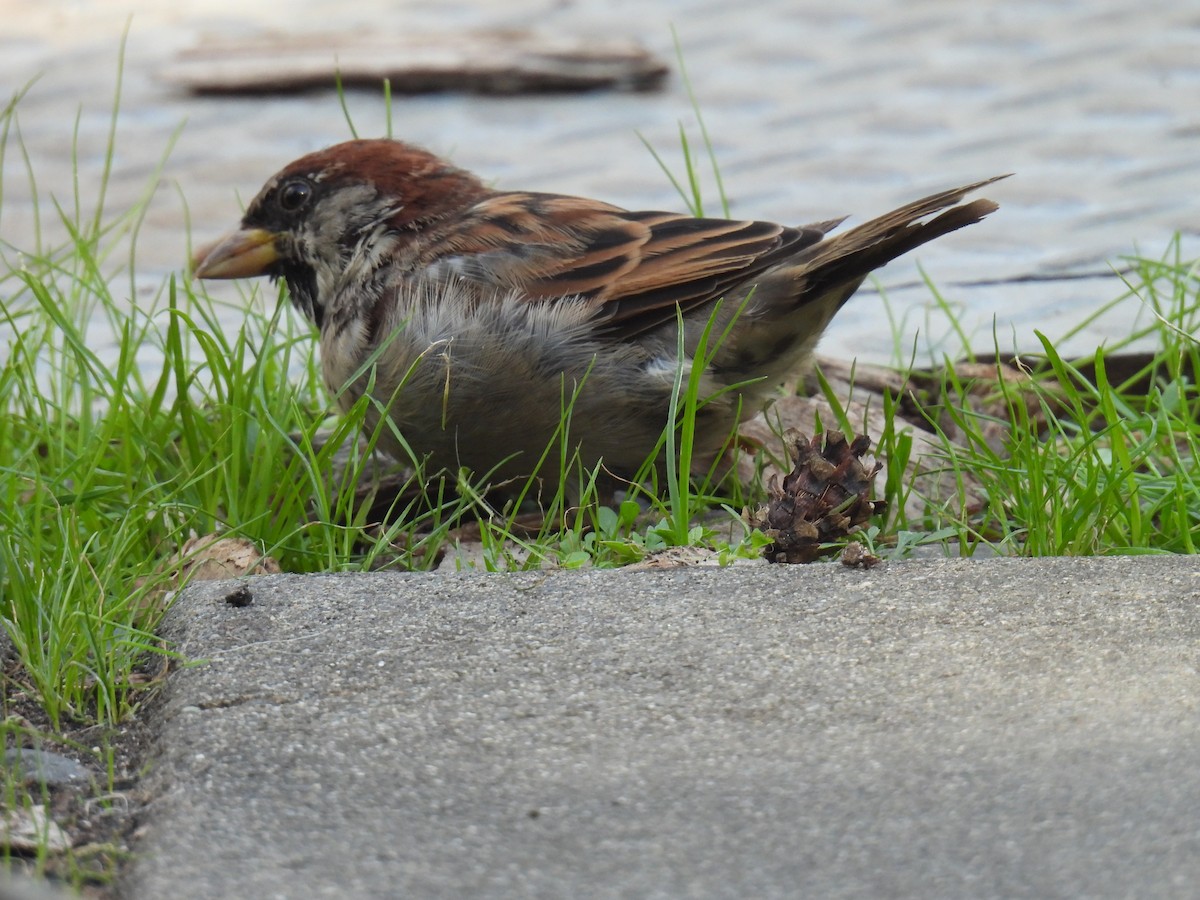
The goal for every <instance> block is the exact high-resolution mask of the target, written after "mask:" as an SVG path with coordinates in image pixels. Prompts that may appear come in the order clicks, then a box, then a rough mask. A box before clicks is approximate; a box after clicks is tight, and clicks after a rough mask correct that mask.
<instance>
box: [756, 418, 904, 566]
mask: <svg viewBox="0 0 1200 900" xmlns="http://www.w3.org/2000/svg"><path fill="white" fill-rule="evenodd" d="M784 437H785V438H787V440H788V442H789V444H790V445H791V448H792V461H793V463H794V466H795V467H794V468H793V469H792V471H791V472H790V473H789V474H788V475H787V476H785V477H784V479H783V484H782V486H781V485H780V483H779V477H778V476H773V477H772V478H771V482H770V484H768V485H767V492H768V494H769V495H770V500H769V502H768V505H767V506H764V507H762V508H761V509H759V510H758V511H757V512H755V513H753V514H751V515H748V516H747V521H748V522H749V523H750V525H751V526H753V527H755V528H760V529H762V531H763V533H764V534H766V535H767V536H768V537H770V538H771V539H772V540H773V541H774V543H772V544H771V545H770V546H769V547H767V548H766V550H764V551H763V555H764V556H766V558H767V559H768V560H770V561H771V562H786V563H807V562H812V561H813V560H815V559H816V558H817V557H819V556H820V555H821V554H823V553H826V552H830V551H829V548H825V547H822V545H823V544H830V543H832V542H834V541H837V540H840V539H841V538H844V537H846V536H848V535H849V534H851V533H852V532H854V531H856V530H858V529H859V528H861V527H862V526H863V525H866V524H867V523H868V522H869V521H870V520H871V516H873V515H875V514H876V513H881V512H883V510H884V507H885V503H884V502H883V501H882V500H871V499H869V497H870V493H871V485H872V484H873V482H874V478H875V473H876V472H878V471H879V470H880V469H881V468H882V467H883V464H882V463H880V462H876V463H875V465H874V467H872V468H871V469H868V468H867V467H866V466H864V465H863V463H862V460H861V457H862V455H863V454H864V453H866V452H867V450H868V449H869V448H870V446H871V439H870V438H869V437H867V436H866V435H859V436H858V437H856V438H854V440H853V441H851V442H847V441H846V436H845V435H844V434H842V433H841V432H840V431H827V432H825V434H824V435H823V436H822V435H818V436H816V437H814V438H812V439H811V440H810V439H809V438H808V437H807V436H805V435H804V434H802V433H800V432H799V431H797V430H796V429H790V430H789V431H788V432H787V433H786V434H785V435H784ZM822 437H823V438H824V440H823V443H824V446H822Z"/></svg>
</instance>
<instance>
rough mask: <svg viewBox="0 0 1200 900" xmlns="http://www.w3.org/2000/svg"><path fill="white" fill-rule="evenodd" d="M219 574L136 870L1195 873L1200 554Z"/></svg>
mask: <svg viewBox="0 0 1200 900" xmlns="http://www.w3.org/2000/svg"><path fill="white" fill-rule="evenodd" d="M250 584H251V588H252V590H253V593H254V604H253V605H252V606H250V607H246V608H243V609H234V608H231V607H229V606H228V605H227V604H225V603H224V602H223V601H222V599H221V598H222V597H223V596H224V592H225V591H226V589H227V584H226V585H224V586H223V585H222V584H213V585H203V586H196V587H194V588H191V589H189V590H188V592H187V593H186V595H185V596H184V597H183V598H182V599H181V600H180V601H179V602H178V603H177V604H176V605H175V607H174V608H173V610H172V612H171V613H170V618H169V627H168V631H167V633H168V635H169V636H170V637H171V638H172V639H174V640H175V641H177V642H178V649H179V650H180V651H181V652H182V653H183V654H184V655H185V656H187V657H188V658H192V659H195V658H197V657H203V658H205V659H206V660H207V662H206V663H204V664H202V665H198V666H195V667H189V668H182V669H180V670H178V671H177V672H175V673H174V674H173V675H172V676H171V679H170V681H169V683H168V685H167V689H166V695H165V697H164V698H163V703H162V705H161V707H160V708H159V709H158V710H157V712H156V713H155V715H156V716H157V719H158V723H159V726H160V728H161V754H160V755H159V756H158V758H157V761H156V763H155V764H154V767H153V771H152V774H151V775H150V778H149V781H148V782H147V785H146V786H147V787H149V788H150V789H151V790H152V792H153V793H154V796H155V799H154V800H153V802H152V804H151V807H150V809H149V811H148V814H147V820H146V824H145V827H144V828H143V829H142V833H143V834H144V839H143V841H142V843H141V844H140V845H139V846H138V847H137V848H136V849H137V853H138V863H137V864H136V866H135V871H134V877H133V879H132V881H131V882H130V883H129V884H128V885H127V886H126V892H125V895H126V896H129V897H132V898H158V897H164V896H170V897H179V898H188V897H196V898H201V897H205V898H207V897H213V898H216V897H232V896H264V897H320V896H339V897H399V896H404V897H434V896H438V897H442V896H447V897H449V896H455V897H465V896H513V897H517V896H520V897H568V896H569V897H593V896H594V897H618V896H624V897H795V896H811V897H883V896H889V897H921V898H930V897H1022V896H1025V897H1085V896H1086V897H1129V896H1154V897H1184V896H1190V895H1192V892H1193V891H1194V888H1195V884H1196V883H1197V880H1198V879H1200V832H1198V831H1197V829H1196V826H1195V810H1196V808H1197V805H1198V804H1200V776H1198V773H1200V749H1198V748H1200V717H1198V716H1197V714H1196V713H1197V698H1198V697H1200V673H1198V672H1197V649H1196V648H1197V646H1198V643H1197V641H1198V639H1200V606H1198V600H1200V564H1198V563H1197V562H1196V561H1195V560H1194V559H1190V558H1122V559H1095V560H1045V561H1035V562H1027V561H1015V560H990V561H978V562H969V561H946V562H932V563H931V562H912V563H903V564H888V565H885V566H883V567H881V568H879V569H876V570H872V571H867V572H863V571H857V570H847V569H844V568H842V567H840V566H836V565H819V566H811V567H769V566H762V567H749V568H740V569H733V570H712V569H687V570H679V571H667V572H616V573H613V572H594V573H555V574H545V573H529V574H520V575H511V576H509V575H492V576H479V575H476V576H467V575H464V576H422V575H408V576H404V575H397V576H327V577H310V578H299V577H287V576H274V577H268V578H262V579H255V580H253V581H251V582H250Z"/></svg>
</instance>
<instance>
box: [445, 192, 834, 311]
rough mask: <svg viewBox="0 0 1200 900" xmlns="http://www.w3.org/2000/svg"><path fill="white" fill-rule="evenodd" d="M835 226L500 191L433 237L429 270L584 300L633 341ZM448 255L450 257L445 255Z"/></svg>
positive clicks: (544, 296) (538, 296)
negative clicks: (710, 215) (708, 215)
mask: <svg viewBox="0 0 1200 900" xmlns="http://www.w3.org/2000/svg"><path fill="white" fill-rule="evenodd" d="M834 224H836V223H834V222H828V223H820V224H819V225H814V226H810V227H807V228H788V227H786V226H783V225H776V224H774V223H771V222H754V221H734V220H726V219H698V218H694V217H692V216H687V215H681V214H678V213H667V212H630V211H627V210H623V209H620V208H619V207H615V206H610V205H609V204H606V203H600V202H598V201H595V200H587V199H583V198H579V197H565V196H560V195H556V194H535V193H501V194H496V195H493V196H492V197H489V198H488V199H486V200H483V201H482V202H480V203H478V204H476V205H475V206H474V207H472V208H471V209H470V210H468V211H467V213H466V216H465V219H460V220H458V221H456V222H455V223H454V227H453V231H449V230H447V231H445V232H443V233H442V234H440V235H438V239H437V241H436V242H433V246H438V245H440V246H441V248H442V252H441V253H440V254H439V256H438V258H437V259H427V260H425V263H426V265H428V266H430V268H431V270H432V271H444V272H445V274H451V273H453V274H456V275H458V276H460V277H465V278H469V279H471V280H475V281H478V282H480V283H483V284H489V285H496V286H500V287H503V288H519V289H521V290H522V291H524V292H525V293H526V294H528V295H529V296H530V297H531V298H533V299H553V298H556V297H584V298H588V299H591V300H593V301H594V302H595V304H596V311H597V315H598V316H600V317H602V318H604V319H605V320H606V321H607V324H608V326H609V327H611V328H612V329H614V330H616V331H619V332H621V333H625V334H630V333H636V332H639V331H642V330H643V329H646V328H650V327H652V326H654V325H656V324H658V323H659V322H662V321H664V320H667V319H671V318H674V316H675V307H676V304H679V305H680V306H682V307H683V308H685V309H687V308H689V307H691V306H694V305H697V304H702V303H705V302H707V301H709V300H714V299H716V298H718V297H720V296H722V295H723V294H724V293H725V292H726V291H728V290H730V289H731V288H732V287H734V286H736V285H739V284H741V283H743V282H745V281H747V280H749V279H752V278H753V277H754V276H755V275H757V274H759V273H761V272H763V271H764V270H766V269H767V268H769V267H770V266H772V265H774V264H775V263H777V262H779V261H780V260H782V259H784V258H786V257H788V256H791V255H792V254H794V253H796V252H798V251H799V250H801V249H802V248H804V247H807V246H809V245H811V244H814V243H816V242H818V241H819V240H821V238H822V237H823V236H824V234H825V232H826V231H828V230H829V229H830V228H832V227H833V225H834ZM447 248H449V252H446V249H447Z"/></svg>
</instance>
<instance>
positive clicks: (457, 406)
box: [193, 140, 1003, 483]
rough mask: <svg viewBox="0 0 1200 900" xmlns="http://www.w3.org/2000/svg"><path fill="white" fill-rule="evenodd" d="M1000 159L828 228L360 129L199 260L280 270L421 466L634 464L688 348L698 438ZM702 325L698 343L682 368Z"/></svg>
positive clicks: (230, 274)
mask: <svg viewBox="0 0 1200 900" xmlns="http://www.w3.org/2000/svg"><path fill="white" fill-rule="evenodd" d="M1001 177H1003V176H1001ZM995 180H997V179H994V178H993V179H989V180H988V181H981V182H978V183H976V184H971V185H967V186H965V187H961V188H956V189H954V190H949V191H945V192H943V193H940V194H934V195H932V196H930V197H926V198H925V199H923V200H918V201H916V202H915V203H911V204H909V205H908V206H903V207H901V208H900V209H897V210H895V211H893V212H890V213H887V214H886V215H883V216H880V217H879V218H877V219H873V220H871V221H869V222H867V223H866V224H864V225H860V226H858V227H857V228H853V229H850V230H848V231H846V232H843V233H841V234H838V235H835V236H833V237H826V235H827V234H828V232H830V231H831V230H832V229H833V228H834V227H835V226H837V225H838V224H840V222H841V220H840V219H838V220H831V221H827V222H817V223H815V224H812V225H804V226H800V227H789V226H786V225H776V224H774V223H771V222H756V221H733V220H725V219H709V218H694V217H692V216H689V215H684V214H679V213H669V212H653V211H629V210H625V209H621V208H620V207H617V206H612V205H610V204H607V203H602V202H600V201H597V200H587V199H583V198H579V197H568V196H561V195H557V194H544V193H531V192H526V191H498V190H493V189H492V188H489V187H488V186H487V185H485V184H484V183H483V182H482V181H481V180H480V179H479V178H477V177H476V176H475V175H472V174H471V173H469V172H466V171H463V170H462V169H459V168H456V167H455V166H453V165H451V164H450V163H449V162H447V161H445V160H443V159H440V158H439V157H437V156H435V155H434V154H432V153H429V152H427V151H425V150H422V149H420V148H419V147H415V146H413V145H411V144H407V143H402V142H400V141H392V140H355V141H348V142H346V143H343V144H338V145H336V146H334V147H330V148H328V149H326V150H321V151H319V152H316V153H312V154H310V155H308V156H305V157H303V158H301V159H299V160H296V161H295V162H293V163H292V164H291V165H289V166H287V167H285V168H284V169H283V170H282V171H281V172H280V173H279V174H277V175H275V176H274V177H273V178H272V179H271V180H270V181H268V182H267V183H266V185H265V186H264V187H263V189H262V190H261V191H260V192H259V194H258V196H257V197H255V198H254V201H253V202H252V203H251V204H250V207H249V209H248V210H247V212H246V215H245V216H244V217H243V219H242V223H241V227H240V228H239V229H238V230H237V231H235V232H233V233H232V234H230V235H229V236H227V237H226V238H224V239H223V240H221V241H219V242H217V243H215V244H213V245H211V246H209V247H207V248H204V249H201V250H200V251H199V252H198V253H197V254H196V256H195V259H194V261H193V264H194V267H195V274H196V276H197V277H199V278H244V277H250V276H257V275H267V276H270V277H271V279H272V280H275V279H279V278H282V279H284V281H286V282H287V286H288V290H289V293H290V295H291V300H292V303H293V304H294V305H295V306H296V307H297V308H298V309H299V310H300V311H301V312H303V313H304V314H305V315H306V316H308V317H309V318H310V319H311V320H312V321H313V322H314V323H315V324H316V326H317V327H318V328H319V330H320V341H321V361H322V369H323V372H324V377H325V381H326V384H327V386H328V387H329V390H330V391H331V392H332V394H333V395H334V396H335V397H336V398H337V402H338V403H339V405H340V406H341V408H342V409H343V410H345V409H347V408H349V407H350V406H351V405H353V404H354V403H355V402H356V401H357V400H358V399H359V398H360V397H361V396H362V394H363V392H364V391H366V390H368V389H369V390H370V392H371V397H372V398H373V400H374V401H375V402H374V403H373V404H372V412H371V414H369V415H368V422H367V426H368V427H370V428H372V429H374V428H375V427H376V426H377V425H378V423H379V416H380V415H381V411H382V410H386V413H387V416H388V417H389V419H390V425H394V428H393V427H390V425H389V424H388V423H385V425H384V427H383V428H381V429H380V444H381V446H382V447H383V449H385V450H387V451H388V452H389V453H390V454H391V455H393V456H396V457H397V458H399V459H402V460H403V459H408V458H409V457H410V454H409V452H408V450H407V449H406V448H405V444H407V445H408V448H410V449H411V451H412V454H413V455H415V456H416V457H418V458H426V459H427V460H428V462H429V463H430V464H431V465H432V467H433V468H432V469H427V471H430V472H432V471H434V470H436V469H443V468H444V469H450V470H452V471H453V470H456V469H457V468H458V467H459V466H465V467H467V468H469V469H471V470H473V471H474V472H475V473H476V474H478V475H486V476H487V477H488V478H489V479H490V480H491V481H492V483H496V482H497V481H499V480H503V479H509V478H514V477H518V476H526V475H529V474H532V473H533V472H534V470H535V468H536V469H537V470H538V471H537V474H538V475H540V476H541V477H543V478H547V479H550V480H551V481H552V483H553V480H554V479H556V478H557V477H558V476H559V475H560V474H562V460H563V459H564V458H566V459H567V460H568V461H569V459H570V455H571V453H573V452H574V451H575V450H576V449H578V452H579V459H580V461H581V462H582V463H583V464H584V465H585V466H587V467H589V469H590V468H591V467H593V466H595V465H596V464H597V463H602V464H603V467H604V470H605V471H606V472H607V473H608V474H609V475H610V476H615V477H617V478H629V477H631V476H633V475H634V473H635V472H637V471H638V469H639V467H640V466H642V464H643V463H644V462H645V461H646V459H647V458H648V457H649V456H650V455H651V454H652V453H653V452H654V451H655V447H656V445H657V444H658V442H659V440H660V437H661V436H662V434H663V429H664V426H665V424H666V422H667V419H668V409H669V404H670V400H671V394H672V391H673V390H674V389H675V388H674V385H675V380H676V375H677V372H678V371H679V369H680V367H681V365H682V377H683V384H684V385H685V387H686V385H687V381H688V378H689V377H699V378H700V396H701V397H704V398H707V401H706V402H705V403H704V404H703V405H702V406H701V408H700V409H699V412H698V414H697V416H696V433H695V448H696V453H697V455H698V456H700V455H704V454H707V455H708V456H709V458H711V457H712V455H713V454H715V453H717V452H719V451H720V448H721V447H722V446H723V445H724V444H725V442H727V441H728V440H729V439H730V436H731V434H732V433H733V432H734V430H735V428H736V426H737V424H738V423H739V421H742V420H745V419H747V418H750V417H751V416H753V415H754V414H755V413H757V412H758V411H759V410H761V409H762V408H763V406H764V405H765V404H766V403H767V402H768V401H769V400H770V399H771V397H772V396H773V395H774V394H775V393H776V392H777V390H778V389H779V387H780V386H781V385H784V384H787V383H788V382H791V381H793V380H794V379H795V378H797V377H798V376H799V375H802V374H803V371H804V368H805V366H806V365H807V364H808V363H809V361H810V359H811V356H812V353H813V349H814V347H815V346H816V344H817V341H818V339H819V338H820V336H821V333H822V332H823V331H824V330H825V327H826V326H827V325H828V324H829V321H830V319H831V318H832V317H833V315H834V313H836V312H837V311H838V309H840V308H841V306H842V304H843V303H845V302H846V301H847V300H848V299H849V298H850V295H851V294H853V293H854V291H855V290H856V289H857V288H858V286H859V285H860V284H862V282H863V280H864V279H865V278H866V276H867V275H868V274H869V273H870V272H872V271H873V270H875V269H877V268H879V267H880V266H882V265H884V264H885V263H887V262H889V261H891V260H892V259H895V258H896V257H897V256H900V255H901V254H903V253H907V252H908V251H909V250H912V249H913V248H915V247H918V246H920V245H921V244H924V243H925V242H926V241H930V240H933V239H934V238H936V237H939V236H941V235H943V234H946V233H947V232H950V231H954V230H955V229H957V228H961V227H963V226H964V225H969V224H972V223H974V222H978V221H979V220H980V219H982V218H983V217H984V216H986V215H987V214H988V213H990V212H992V211H994V210H995V209H996V208H997V207H996V204H994V203H992V202H991V201H989V200H982V199H978V200H973V201H971V202H968V203H961V204H960V201H962V200H963V198H964V197H965V195H966V194H968V193H970V192H971V191H974V190H975V189H977V188H979V187H982V186H983V185H986V184H990V183H991V182H992V181H995ZM677 319H678V320H680V321H682V334H680V329H679V326H678V322H677ZM710 320H711V321H710ZM706 329H708V335H709V346H708V351H707V352H708V354H709V355H710V356H711V361H710V363H709V365H708V367H707V370H705V371H703V372H697V373H692V372H691V364H692V359H693V357H694V355H695V354H696V353H697V352H698V350H699V349H700V347H701V342H702V340H703V337H702V336H703V335H704V333H705V331H706ZM681 337H682V344H683V347H684V359H683V360H680V358H679V355H678V352H677V351H678V346H679V340H680V338H681ZM564 410H569V414H567V415H564ZM564 423H565V425H566V427H567V429H568V430H569V437H568V438H567V439H566V441H565V442H563V443H557V442H559V441H560V440H561V435H560V428H562V427H563V425H564ZM397 433H398V434H399V435H401V436H402V438H403V440H401V439H400V438H399V437H398V436H397ZM548 447H550V448H551V449H550V450H549V452H547V448H548ZM564 448H565V449H566V450H567V453H566V454H562V453H560V449H564ZM543 456H544V458H543Z"/></svg>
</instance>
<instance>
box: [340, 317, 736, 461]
mask: <svg viewBox="0 0 1200 900" xmlns="http://www.w3.org/2000/svg"><path fill="white" fill-rule="evenodd" d="M589 319H590V311H587V310H585V309H584V308H583V307H582V306H579V307H572V306H571V305H570V304H563V303H561V302H560V303H558V304H555V306H554V307H549V306H545V305H543V306H539V305H536V304H530V303H528V302H525V301H519V302H518V301H512V302H505V303H503V304H500V303H498V304H496V305H495V306H492V307H486V308H484V307H474V308H471V309H461V310H458V311H457V312H456V313H448V312H447V308H446V304H445V303H443V304H440V305H438V306H437V307H432V306H429V307H426V306H422V305H418V306H415V307H413V308H411V309H410V310H409V315H408V317H407V318H406V319H403V320H402V321H401V322H399V323H398V324H397V325H396V327H395V328H393V329H392V332H391V333H390V334H389V335H388V337H387V338H386V339H385V340H386V341H388V343H387V346H386V347H385V348H379V347H376V348H373V349H372V351H369V352H368V351H363V352H360V353H353V352H347V350H346V348H345V347H344V346H338V345H337V344H336V340H337V338H334V337H332V336H330V335H325V336H323V339H322V360H323V368H324V372H325V377H326V381H327V383H328V385H329V387H330V389H331V391H333V392H334V394H335V396H337V397H338V403H339V405H340V406H341V408H342V409H343V410H347V409H350V408H351V407H352V406H353V405H354V404H355V403H356V402H357V401H358V400H359V399H360V398H361V397H362V396H363V395H364V393H368V392H369V394H370V399H369V401H368V403H369V404H370V406H369V409H368V410H367V414H366V427H367V428H368V433H370V432H371V431H375V430H376V429H377V430H378V434H379V438H378V446H380V447H381V448H382V449H383V450H385V451H386V452H387V453H388V454H389V455H391V456H393V457H396V458H397V459H399V460H401V461H410V460H412V461H416V460H424V461H425V464H426V471H427V472H432V471H436V470H437V469H448V470H451V471H455V470H457V469H459V468H461V467H465V468H467V469H470V470H471V471H472V472H473V473H474V474H475V476H477V477H479V478H481V479H483V480H486V481H489V482H491V483H493V484H495V483H497V482H499V481H503V480H507V479H511V478H517V477H524V476H529V475H534V474H537V475H539V476H541V477H542V478H543V479H548V480H554V479H557V478H558V477H559V475H560V474H562V473H563V471H564V469H565V470H566V471H567V472H568V473H570V472H572V471H574V468H575V464H576V462H578V463H581V464H582V466H583V467H584V468H585V469H586V470H591V469H593V468H594V467H595V466H596V465H597V464H600V463H602V464H603V466H604V468H605V470H607V471H608V472H609V473H610V474H612V475H616V476H618V477H621V478H628V477H631V476H633V475H634V474H635V473H636V472H637V471H638V469H639V468H640V467H641V466H642V464H643V463H644V462H645V461H646V460H647V458H648V457H650V456H651V455H652V454H653V453H654V451H655V448H656V446H657V445H658V443H659V438H660V437H661V435H662V433H663V428H664V426H665V424H666V422H667V419H668V417H669V414H670V399H671V394H672V391H673V388H674V380H675V365H674V360H673V359H664V358H663V356H662V353H661V348H654V347H650V346H647V345H644V344H636V343H631V342H607V341H602V340H599V339H597V338H596V337H595V336H594V334H593V332H592V327H593V326H592V324H591V322H590V321H589ZM339 337H341V339H342V340H349V339H350V338H348V337H346V336H344V335H343V336H339ZM368 357H373V363H372V364H370V365H368V366H367V367H366V368H365V369H364V367H363V363H364V361H365V360H366V359H367V358H368ZM351 360H358V362H357V363H356V364H352V363H351ZM715 387H719V386H711V385H709V386H706V392H711V390H712V389H714V388H715ZM385 411H386V414H387V415H386V419H385V418H384V416H383V413H384V412H385ZM735 416H736V413H735V403H734V402H732V398H730V397H729V396H728V395H726V396H724V397H721V398H718V399H716V400H714V401H713V402H712V403H710V404H708V405H707V406H705V408H704V410H703V411H702V415H701V417H700V418H701V422H702V426H703V427H702V428H698V434H697V444H698V449H699V450H700V451H702V452H704V451H707V452H714V451H716V450H717V449H718V448H719V447H720V445H721V443H722V442H723V441H724V440H726V439H727V438H728V436H729V435H730V433H731V431H732V430H733V428H734V427H735V425H736V421H735ZM576 454H577V456H576Z"/></svg>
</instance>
